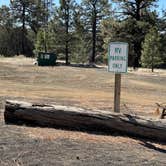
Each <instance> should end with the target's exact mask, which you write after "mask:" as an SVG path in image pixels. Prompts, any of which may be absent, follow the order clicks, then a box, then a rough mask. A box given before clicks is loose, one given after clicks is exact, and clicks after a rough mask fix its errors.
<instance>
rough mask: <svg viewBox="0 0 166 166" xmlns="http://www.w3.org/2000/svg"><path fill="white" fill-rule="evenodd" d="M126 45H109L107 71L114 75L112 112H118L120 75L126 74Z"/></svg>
mask: <svg viewBox="0 0 166 166" xmlns="http://www.w3.org/2000/svg"><path fill="white" fill-rule="evenodd" d="M127 66H128V44H127V43H123V42H112V43H110V45H109V54H108V71H109V72H113V73H115V91H114V112H120V93H121V73H127Z"/></svg>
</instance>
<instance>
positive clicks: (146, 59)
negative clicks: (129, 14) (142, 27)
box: [141, 27, 161, 72]
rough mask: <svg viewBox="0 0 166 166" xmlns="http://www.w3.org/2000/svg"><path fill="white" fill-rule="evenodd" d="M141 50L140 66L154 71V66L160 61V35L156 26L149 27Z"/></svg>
mask: <svg viewBox="0 0 166 166" xmlns="http://www.w3.org/2000/svg"><path fill="white" fill-rule="evenodd" d="M142 47H143V50H142V58H141V62H142V66H143V67H148V68H151V69H152V72H153V71H154V67H155V66H156V65H158V64H159V63H161V56H160V35H159V32H158V30H157V28H156V27H153V28H151V29H150V31H149V33H148V34H147V35H146V36H145V41H144V43H143V46H142Z"/></svg>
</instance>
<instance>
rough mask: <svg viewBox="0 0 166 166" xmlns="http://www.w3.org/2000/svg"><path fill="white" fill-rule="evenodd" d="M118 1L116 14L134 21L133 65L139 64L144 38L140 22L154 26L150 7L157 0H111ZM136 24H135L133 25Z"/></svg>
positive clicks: (153, 5)
mask: <svg viewBox="0 0 166 166" xmlns="http://www.w3.org/2000/svg"><path fill="white" fill-rule="evenodd" d="M113 1H114V2H117V3H118V6H119V7H120V9H119V10H120V12H118V11H117V13H118V15H119V16H120V17H122V19H124V20H127V19H132V20H133V22H135V23H134V24H133V25H132V26H131V28H132V27H134V28H133V30H132V34H133V36H135V40H133V42H132V44H133V49H134V50H133V51H134V54H133V55H134V57H133V67H134V68H136V67H139V66H140V58H141V43H142V42H143V40H144V36H145V33H144V29H142V27H143V26H142V27H141V26H140V24H144V22H145V23H146V22H147V23H149V24H151V25H153V26H154V24H155V23H156V22H155V21H156V20H155V18H154V17H155V13H153V12H151V9H152V8H153V7H155V6H156V4H155V3H156V2H157V1H158V0H148V1H147V0H127V1H126V0H113ZM135 25H137V26H135Z"/></svg>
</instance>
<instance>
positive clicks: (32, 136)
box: [0, 57, 166, 166]
mask: <svg viewBox="0 0 166 166" xmlns="http://www.w3.org/2000/svg"><path fill="white" fill-rule="evenodd" d="M33 61H34V60H33V59H30V58H24V57H16V58H0V89H1V91H0V110H1V112H0V133H1V135H0V165H1V166H11V165H12V166H18V165H19V166H20V165H39V166H40V165H42V166H46V165H48V166H50V165H58V166H59V165H65V166H73V165H74V166H78V165H80V166H82V165H83V166H84V165H90V166H93V165H94V166H96V165H133V166H136V165H150V166H151V165H157V166H158V165H159V166H165V165H166V159H165V153H166V145H165V144H164V143H162V144H160V143H157V142H151V141H149V140H144V139H138V138H128V137H125V136H123V137H122V136H119V135H118V133H115V134H113V135H102V134H101V135H100V134H99V135H98V134H93V133H91V134H89V133H83V132H74V131H63V130H56V129H48V128H38V127H36V128H34V127H26V126H15V125H5V123H4V120H3V111H4V109H3V108H4V102H5V100H6V99H18V100H25V101H32V102H42V103H46V104H49V103H53V104H56V103H57V104H62V105H72V106H78V107H83V108H88V109H102V110H108V111H113V95H114V75H113V74H111V73H108V72H107V71H106V68H105V67H101V68H80V67H70V66H69V67H66V66H63V65H59V66H55V67H38V66H35V65H33ZM156 102H159V103H165V102H166V71H164V70H156V72H155V73H151V72H150V71H149V70H145V69H140V70H138V71H132V70H131V69H130V71H129V73H128V74H125V75H123V76H122V94H121V112H130V113H133V114H141V115H144V116H154V117H155V116H156V115H155V114H154V112H155V110H156V105H155V103H156Z"/></svg>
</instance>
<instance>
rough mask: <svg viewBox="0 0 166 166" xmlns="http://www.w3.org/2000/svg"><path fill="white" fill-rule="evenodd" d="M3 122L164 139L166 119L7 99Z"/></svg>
mask: <svg viewBox="0 0 166 166" xmlns="http://www.w3.org/2000/svg"><path fill="white" fill-rule="evenodd" d="M4 117H5V122H6V123H17V122H18V121H23V122H25V123H30V124H37V125H39V126H47V127H48V126H49V127H54V128H64V129H73V130H87V131H100V132H107V133H111V132H112V131H118V132H121V133H124V134H129V135H133V136H139V137H144V138H149V139H155V140H161V141H166V121H165V119H163V120H151V119H145V118H141V117H137V116H132V115H129V114H118V113H112V112H108V111H99V110H96V111H89V110H85V109H81V108H75V107H67V106H55V105H35V104H31V103H27V102H20V101H6V105H5V112H4Z"/></svg>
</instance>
